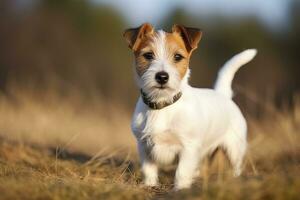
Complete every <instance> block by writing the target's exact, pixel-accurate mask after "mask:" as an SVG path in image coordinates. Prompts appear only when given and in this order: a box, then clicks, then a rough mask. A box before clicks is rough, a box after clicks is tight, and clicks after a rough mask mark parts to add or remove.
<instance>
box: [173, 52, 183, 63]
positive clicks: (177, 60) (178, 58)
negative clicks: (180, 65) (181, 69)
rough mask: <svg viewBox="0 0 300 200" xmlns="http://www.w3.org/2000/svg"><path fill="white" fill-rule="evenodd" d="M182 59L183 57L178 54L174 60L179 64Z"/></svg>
mask: <svg viewBox="0 0 300 200" xmlns="http://www.w3.org/2000/svg"><path fill="white" fill-rule="evenodd" d="M182 59H183V56H182V55H181V54H179V53H176V54H175V55H174V60H175V61H176V62H179V61H181V60H182Z"/></svg>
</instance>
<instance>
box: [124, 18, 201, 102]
mask: <svg viewBox="0 0 300 200" xmlns="http://www.w3.org/2000/svg"><path fill="white" fill-rule="evenodd" d="M201 35H202V32H201V31H200V30H199V29H196V28H189V27H184V26H181V25H174V26H173V27H172V32H171V33H168V32H164V31H162V30H159V31H156V30H154V28H153V27H152V25H151V24H148V23H145V24H143V25H141V26H140V27H138V28H132V29H128V30H126V31H125V32H124V37H125V39H126V41H127V42H128V44H129V47H130V48H131V49H132V51H133V53H134V56H135V71H136V77H137V83H138V86H139V87H140V88H141V89H142V91H143V92H144V93H146V94H147V96H148V97H149V98H150V99H151V100H152V101H168V100H171V98H172V97H173V96H174V94H176V93H178V92H179V91H180V89H181V87H182V84H184V83H186V82H187V79H188V76H189V60H190V57H191V54H192V52H193V50H195V49H196V48H197V46H198V43H199V41H200V39H201Z"/></svg>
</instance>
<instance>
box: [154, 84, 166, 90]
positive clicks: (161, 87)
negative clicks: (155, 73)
mask: <svg viewBox="0 0 300 200" xmlns="http://www.w3.org/2000/svg"><path fill="white" fill-rule="evenodd" d="M155 88H157V89H160V90H163V89H166V88H167V86H165V85H159V86H155Z"/></svg>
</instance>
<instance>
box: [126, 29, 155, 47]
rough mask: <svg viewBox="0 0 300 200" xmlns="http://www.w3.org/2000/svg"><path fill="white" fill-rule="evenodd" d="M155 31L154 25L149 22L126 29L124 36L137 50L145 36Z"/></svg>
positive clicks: (130, 45)
mask: <svg viewBox="0 0 300 200" xmlns="http://www.w3.org/2000/svg"><path fill="white" fill-rule="evenodd" d="M153 32H154V28H153V26H152V25H151V24H149V23H144V24H142V25H141V26H139V27H137V28H130V29H127V30H125V31H124V33H123V36H124V38H125V39H126V41H127V43H128V46H129V48H131V49H132V50H133V51H136V50H137V48H138V46H139V44H140V42H141V40H142V39H143V38H144V36H145V35H147V34H151V33H153Z"/></svg>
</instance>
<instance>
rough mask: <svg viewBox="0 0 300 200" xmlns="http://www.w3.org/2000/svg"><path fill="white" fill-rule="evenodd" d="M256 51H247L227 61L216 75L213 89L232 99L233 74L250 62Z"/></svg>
mask: <svg viewBox="0 0 300 200" xmlns="http://www.w3.org/2000/svg"><path fill="white" fill-rule="evenodd" d="M256 53H257V50H256V49H247V50H245V51H243V52H241V53H239V54H237V55H235V56H233V57H232V58H231V59H230V60H228V61H227V62H226V63H225V64H224V66H223V67H222V68H221V69H220V71H219V73H218V78H217V80H216V83H215V86H214V89H215V90H216V91H217V92H219V93H222V94H223V95H225V96H227V97H229V98H232V96H233V92H232V88H231V84H232V80H233V78H234V74H235V73H236V72H237V70H238V69H239V68H240V67H241V66H243V65H245V64H247V63H248V62H250V61H251V60H252V59H253V58H254V56H255V55H256Z"/></svg>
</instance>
